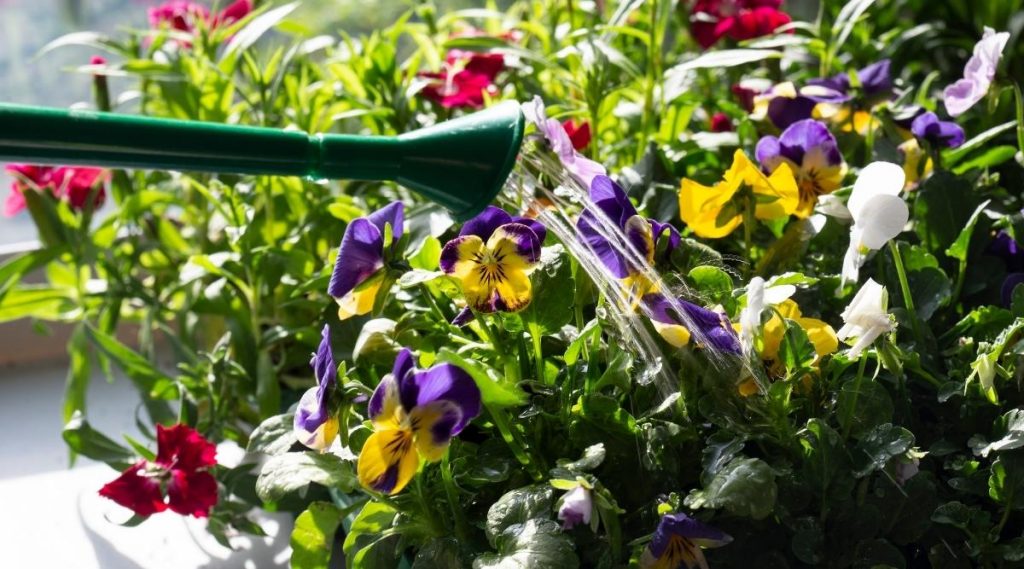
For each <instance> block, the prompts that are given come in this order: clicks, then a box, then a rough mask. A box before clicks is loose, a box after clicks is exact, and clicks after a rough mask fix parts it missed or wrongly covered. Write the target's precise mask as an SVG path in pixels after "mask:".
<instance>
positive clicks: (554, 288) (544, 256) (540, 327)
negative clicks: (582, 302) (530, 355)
mask: <svg viewBox="0 0 1024 569" xmlns="http://www.w3.org/2000/svg"><path fill="white" fill-rule="evenodd" d="M530 283H531V285H532V290H533V300H532V301H531V302H530V304H529V306H527V307H526V309H524V310H523V311H522V312H520V316H521V317H522V319H523V322H524V323H525V324H526V325H527V327H529V329H530V330H531V332H532V333H539V334H552V333H555V332H558V331H559V330H561V329H562V326H565V325H566V324H568V323H569V321H570V320H572V305H573V297H574V296H575V291H576V282H575V280H574V279H573V276H572V262H571V261H570V259H569V254H568V253H566V251H565V248H564V247H562V246H561V245H554V246H552V247H546V248H545V249H544V250H543V252H542V253H541V258H540V262H539V263H538V264H537V268H535V269H534V270H533V272H532V273H530Z"/></svg>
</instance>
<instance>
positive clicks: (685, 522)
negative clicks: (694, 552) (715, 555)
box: [655, 513, 732, 548]
mask: <svg viewBox="0 0 1024 569" xmlns="http://www.w3.org/2000/svg"><path fill="white" fill-rule="evenodd" d="M671 535H677V536H680V537H685V538H686V539H689V540H690V541H692V542H694V543H696V544H697V545H700V546H701V547H707V548H712V547H721V546H723V545H727V544H729V543H731V542H732V537H731V536H730V535H729V534H727V533H725V532H723V531H720V530H717V529H715V528H713V527H711V526H709V525H707V524H704V523H702V522H700V521H699V520H696V519H694V518H691V517H690V516H688V515H686V514H682V513H679V514H666V515H665V516H662V518H661V522H660V523H659V524H658V529H657V530H656V531H655V538H657V537H659V536H662V537H663V538H664V537H667V536H671Z"/></svg>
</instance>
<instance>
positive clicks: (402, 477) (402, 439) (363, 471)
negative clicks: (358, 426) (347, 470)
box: [356, 429, 419, 494]
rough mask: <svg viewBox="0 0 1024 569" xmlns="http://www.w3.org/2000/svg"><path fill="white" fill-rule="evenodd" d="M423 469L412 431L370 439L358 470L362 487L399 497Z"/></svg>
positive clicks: (378, 434) (392, 431) (393, 431)
mask: <svg viewBox="0 0 1024 569" xmlns="http://www.w3.org/2000/svg"><path fill="white" fill-rule="evenodd" d="M418 467H419V457H418V455H417V454H416V449H415V448H413V434H412V431H410V430H408V429H388V430H386V431H377V432H375V433H373V434H372V435H370V438H368V439H366V443H364V444H363V450H362V451H360V453H359V464H358V466H357V467H356V470H357V472H358V474H359V483H360V484H362V485H363V486H365V487H366V488H369V489H371V490H375V491H377V492H381V493H382V494H397V493H399V492H401V491H402V488H405V486H406V484H408V483H409V481H410V480H412V477H413V476H415V474H416V469H417V468H418Z"/></svg>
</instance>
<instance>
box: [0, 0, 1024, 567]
mask: <svg viewBox="0 0 1024 569" xmlns="http://www.w3.org/2000/svg"><path fill="white" fill-rule="evenodd" d="M822 4H823V6H822V8H821V11H820V14H818V16H817V18H816V19H814V20H813V21H803V20H801V19H800V18H798V17H794V15H791V14H790V13H789V12H788V11H787V10H788V6H786V5H783V4H782V2H781V1H780V0H760V1H753V0H731V1H730V0H698V1H696V2H678V3H676V2H669V1H667V0H657V1H650V2H621V3H605V2H547V1H538V2H515V3H512V4H511V5H510V6H509V7H508V9H506V10H505V11H504V12H498V11H494V10H489V9H488V10H476V11H465V12H454V13H451V14H441V13H438V12H437V10H436V9H435V7H434V6H433V5H432V4H430V3H428V2H423V3H417V5H416V7H415V8H414V9H413V10H412V11H411V12H409V14H408V17H406V18H403V19H401V20H399V21H398V22H396V23H395V24H394V25H393V26H391V27H389V28H387V29H383V30H379V31H378V32H375V33H373V34H371V35H369V36H366V37H360V38H353V37H348V36H345V35H342V36H341V37H335V36H317V37H306V36H304V35H303V33H304V32H303V31H302V27H301V26H300V25H298V24H297V23H295V22H292V21H290V20H289V19H288V18H289V14H291V12H292V10H293V9H294V8H295V5H292V4H288V5H263V4H258V5H257V6H255V7H254V6H253V5H252V3H250V2H249V1H248V0H241V1H239V2H236V3H233V4H231V5H229V6H227V7H226V8H223V9H220V10H211V9H209V8H207V7H205V6H200V5H196V4H188V3H184V2H172V3H170V4H167V5H166V6H163V7H160V8H157V9H154V10H153V11H152V12H151V13H150V23H151V28H150V29H148V30H138V31H125V32H123V33H122V34H121V35H119V36H117V37H104V36H98V35H85V36H83V35H76V36H71V37H68V38H63V39H61V40H58V42H56V43H55V44H54V45H53V49H58V48H67V46H70V45H79V46H82V45H85V46H87V47H88V48H90V49H91V50H103V51H104V52H105V53H104V55H103V57H102V58H96V59H93V60H92V61H91V63H90V64H89V65H83V67H82V68H81V69H80V71H82V72H85V73H89V74H91V75H92V77H93V82H94V85H95V101H94V105H95V107H96V108H97V109H99V110H103V111H113V112H136V109H137V110H138V112H141V113H142V114H146V115H152V116H159V117H169V118H177V119H190V120H203V121H214V122H225V123H231V124H244V125H255V126H264V127H277V128H287V129H292V130H298V131H302V132H308V133H311V134H315V133H322V132H347V133H360V134H366V135H396V134H400V133H404V132H409V131H412V130H416V129H418V128H421V127H423V126H427V125H431V124H434V123H437V122H440V121H443V120H446V119H448V118H452V117H455V116H460V115H463V114H466V113H469V112H472V111H474V110H477V109H481V108H484V107H487V106H489V105H491V104H493V103H495V102H497V101H499V100H506V99H508V100H518V101H521V102H522V103H523V111H524V115H525V117H526V119H527V123H528V124H527V131H526V142H525V144H524V147H523V149H522V152H521V154H520V158H519V163H518V165H517V167H516V171H515V172H514V173H513V176H512V178H511V181H510V183H509V187H508V191H507V192H506V193H505V194H503V195H502V196H500V197H499V199H498V201H497V202H496V203H497V205H492V206H488V207H486V208H485V209H483V210H482V211H480V212H479V213H478V215H475V216H474V217H472V218H471V219H469V220H466V221H465V222H462V223H459V222H456V221H455V220H454V219H453V218H452V217H451V216H450V215H449V214H448V213H447V212H445V211H444V210H443V209H442V208H440V207H439V206H437V205H434V204H431V203H430V202H429V201H427V200H425V199H424V198H423V197H421V196H418V195H417V194H415V193H413V192H411V191H410V190H408V189H406V188H403V187H401V186H398V185H394V184H384V183H371V182H345V181H331V182H327V181H321V180H309V179H299V178H284V177H267V176H237V175H212V174H188V173H167V172H149V171H122V170H114V171H108V170H101V169H95V168H83V167H72V166H54V167H37V166H33V165H11V166H8V171H9V172H10V173H11V174H12V175H13V176H14V177H15V178H16V180H17V181H16V183H15V185H14V187H13V188H12V189H11V192H10V194H9V195H8V197H7V201H6V208H5V211H6V213H7V214H8V215H14V214H18V213H19V212H20V211H22V210H27V213H28V214H29V215H31V216H32V218H33V220H34V221H35V223H36V225H37V227H38V229H39V236H40V241H41V247H40V248H39V249H38V250H36V251H33V252H30V253H27V254H25V255H23V256H21V257H18V258H15V259H13V260H11V261H9V262H7V263H6V264H5V265H3V266H0V321H7V320H13V319H17V318H26V317H31V318H35V319H38V320H41V321H44V322H55V323H67V324H70V325H71V326H73V330H74V333H73V335H72V339H71V341H70V344H69V346H68V353H69V355H70V366H69V370H68V384H67V394H66V400H65V405H64V420H65V422H66V427H65V430H64V439H65V440H66V441H67V443H68V446H69V448H70V449H71V452H72V454H73V455H82V456H86V457H89V458H92V459H96V460H100V461H103V462H106V463H108V464H109V465H110V466H112V467H113V468H114V469H115V470H116V471H117V472H120V474H117V473H116V472H115V471H112V472H111V482H110V483H109V484H107V485H106V486H104V487H103V488H97V491H98V492H99V494H100V495H101V496H104V497H105V498H109V499H110V500H112V501H114V502H116V503H117V504H120V505H121V506H124V508H126V511H125V515H124V520H126V521H125V522H124V523H126V524H137V523H142V522H144V521H145V520H146V519H147V518H148V517H149V516H152V515H183V516H194V517H198V518H207V519H208V529H209V531H210V532H211V533H212V534H213V535H214V536H216V537H217V538H218V539H219V540H220V541H221V542H222V543H225V544H228V543H230V538H231V537H232V536H234V535H237V534H238V533H250V534H255V535H261V533H262V532H261V530H260V528H259V526H258V525H257V524H255V523H254V522H253V521H252V520H251V516H252V513H253V511H254V510H255V509H258V508H263V509H266V510H273V511H287V512H292V513H293V514H294V515H295V519H296V523H295V529H294V532H293V533H292V535H291V543H292V546H293V556H292V565H293V566H294V567H299V568H314V567H326V566H328V563H337V562H338V560H339V559H340V558H341V557H344V559H345V563H346V566H349V567H367V568H368V567H396V566H411V567H417V568H418V567H463V566H472V567H475V568H488V567H559V568H561V567H577V566H579V567H621V566H639V567H651V568H654V567H661V568H678V567H687V568H691V569H692V568H694V567H707V566H708V565H711V566H714V567H742V566H747V565H749V564H750V560H751V559H757V560H758V561H757V562H758V564H759V565H762V566H769V567H801V566H819V565H820V566H827V567H878V566H882V567H927V566H933V567H969V566H985V567H1002V566H1006V567H1010V566H1017V565H1018V564H1019V563H1020V562H1021V560H1022V559H1024V536H1022V532H1024V517H1022V516H1021V513H1020V509H1021V508H1022V507H1024V501H1022V499H1021V497H1022V496H1024V454H1021V453H1022V452H1024V451H1021V450H1020V448H1019V447H1021V446H1022V445H1024V443H1022V441H1024V414H1022V413H1021V411H1020V410H1019V409H1018V408H1017V407H1018V406H1019V405H1020V403H1021V392H1020V388H1019V383H1020V379H1021V377H1020V368H1019V367H1018V364H1019V363H1020V359H1021V355H1022V354H1024V351H1022V348H1021V347H1022V345H1024V344H1022V343H1021V340H1022V333H1024V288H1021V287H1020V286H1019V285H1020V284H1021V283H1024V276H1022V275H1024V253H1022V252H1021V250H1020V245H1019V241H1018V238H1024V234H1022V232H1024V214H1022V213H1021V207H1022V203H1021V202H1022V195H1021V188H1022V187H1024V186H1022V184H1024V176H1022V174H1024V169H1022V167H1021V164H1024V158H1022V156H1024V154H1021V151H1022V149H1024V107H1022V100H1024V97H1022V95H1021V90H1020V87H1019V85H1018V84H1017V83H1016V82H1015V81H1014V79H1013V78H1014V77H1019V71H1020V68H1021V67H1020V66H1021V64H1022V63H1021V61H1022V60H1021V58H1020V55H1021V49H1020V46H1019V42H1016V41H1013V40H1012V39H1011V38H1013V37H1015V36H1016V34H1018V33H1019V25H1017V26H1016V28H1014V29H1012V30H1011V31H1009V32H1007V31H999V30H993V29H991V28H989V27H986V26H995V27H997V28H1002V27H1004V26H1005V25H1007V24H1006V23H1007V22H1011V21H1013V22H1017V21H1019V20H1020V16H1021V14H1024V12H1021V11H1019V10H1020V8H1021V6H1020V2H1014V1H1010V2H1000V3H998V5H996V3H978V2H973V3H971V2H966V1H960V0H951V1H949V2H945V3H943V5H941V6H936V5H935V3H932V2H928V1H926V0H905V1H902V2H891V3H875V2H872V1H870V0H852V1H851V2H849V3H847V4H845V5H842V4H839V3H836V2H822ZM797 7H799V4H797V6H795V7H794V9H795V8H797ZM1014 17H1015V19H1014ZM1014 25H1016V24H1014ZM272 30H276V31H274V32H272ZM268 32H270V33H268ZM972 46H973V47H972ZM91 55H93V54H92V53H89V54H88V55H86V56H85V57H83V64H84V63H85V58H86V57H89V56H91ZM110 76H129V77H133V78H136V79H137V80H138V83H137V91H132V92H128V93H113V92H111V89H110V87H109V85H108V81H107V77H110ZM495 159H496V160H501V159H503V157H496V158H495ZM104 200H108V201H112V202H113V203H114V205H115V208H114V210H113V211H112V212H111V213H110V214H108V215H107V216H106V217H104V218H103V219H94V217H95V216H94V215H93V214H94V211H95V209H96V208H97V207H98V206H99V205H101V204H102V203H103V201H104ZM499 206H500V207H499ZM42 267H45V269H46V274H47V277H48V281H47V282H46V283H45V284H42V285H40V284H26V283H22V282H20V280H21V278H22V276H24V275H26V274H28V273H29V272H31V271H34V270H36V269H39V268H42ZM128 326H135V327H137V329H138V330H139V333H138V341H137V342H131V343H124V342H122V340H120V339H119V338H122V339H123V337H124V334H123V331H124V330H125V329H126V327H128ZM158 353H160V354H166V355H167V356H168V357H171V358H173V362H174V365H172V366H170V367H168V366H166V365H164V366H161V365H158V364H157V357H156V356H157V354H158ZM311 354H312V359H310V357H311ZM94 366H98V368H99V369H101V370H103V371H104V373H106V374H108V375H109V374H113V373H114V370H115V369H116V370H119V373H120V374H121V375H123V376H124V377H125V378H127V380H129V381H132V382H133V383H134V384H135V386H136V387H138V389H139V393H140V394H141V397H142V409H141V410H140V411H139V413H138V416H139V423H140V427H141V428H143V430H144V432H145V434H146V435H147V438H148V440H135V439H132V438H130V437H127V436H125V437H123V438H121V437H117V436H116V435H115V434H103V433H100V432H98V431H96V430H95V429H93V428H92V427H91V426H90V424H89V422H88V401H86V398H85V393H86V387H87V385H88V383H89V381H90V378H91V376H92V375H93V369H94ZM132 411H133V410H131V409H126V410H125V412H126V413H130V412H132ZM221 443H235V444H238V445H241V446H242V447H245V448H247V450H248V454H247V456H246V459H244V460H243V461H242V463H241V464H240V465H233V466H228V465H224V464H219V463H218V462H217V457H216V454H217V453H216V448H217V447H216V445H217V444H221ZM168 511H169V512H170V513H167V512H168ZM332 566H333V565H332Z"/></svg>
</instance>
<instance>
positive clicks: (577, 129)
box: [562, 119, 590, 152]
mask: <svg viewBox="0 0 1024 569" xmlns="http://www.w3.org/2000/svg"><path fill="white" fill-rule="evenodd" d="M562 128H564V129H565V134H568V135H569V141H570V142H572V147H573V149H574V150H576V151H577V152H582V151H583V149H584V148H586V147H587V146H589V145H590V123H588V122H586V121H583V122H580V123H578V122H576V121H574V120H572V119H569V120H567V121H565V122H563V123H562Z"/></svg>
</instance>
